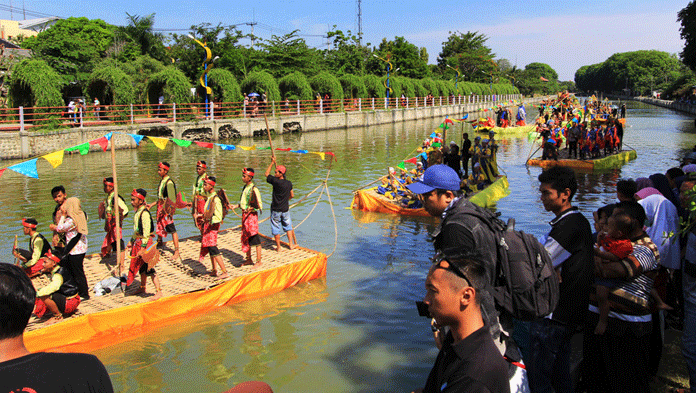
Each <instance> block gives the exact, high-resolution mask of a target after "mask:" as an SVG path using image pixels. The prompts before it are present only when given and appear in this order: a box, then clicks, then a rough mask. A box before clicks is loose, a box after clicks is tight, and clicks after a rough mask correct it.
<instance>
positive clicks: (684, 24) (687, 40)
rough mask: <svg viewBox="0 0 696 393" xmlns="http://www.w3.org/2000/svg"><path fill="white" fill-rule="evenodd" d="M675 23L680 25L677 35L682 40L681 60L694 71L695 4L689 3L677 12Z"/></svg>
mask: <svg viewBox="0 0 696 393" xmlns="http://www.w3.org/2000/svg"><path fill="white" fill-rule="evenodd" d="M677 21H679V22H680V23H681V27H680V28H679V33H680V35H681V38H682V39H683V40H684V49H683V50H682V52H681V53H680V56H681V59H682V61H683V62H684V64H686V65H687V66H688V67H689V68H691V69H692V70H696V2H694V1H690V2H689V4H688V5H687V6H686V7H684V8H683V9H682V10H681V11H679V12H678V13H677Z"/></svg>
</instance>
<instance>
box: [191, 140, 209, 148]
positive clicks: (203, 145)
mask: <svg viewBox="0 0 696 393" xmlns="http://www.w3.org/2000/svg"><path fill="white" fill-rule="evenodd" d="M194 142H196V144H197V145H198V146H200V147H207V148H208V149H212V148H213V144H212V143H210V142H198V141H194Z"/></svg>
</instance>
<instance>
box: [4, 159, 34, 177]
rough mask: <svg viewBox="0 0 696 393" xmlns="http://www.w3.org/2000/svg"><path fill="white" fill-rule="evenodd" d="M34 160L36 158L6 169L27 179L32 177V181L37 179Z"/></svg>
mask: <svg viewBox="0 0 696 393" xmlns="http://www.w3.org/2000/svg"><path fill="white" fill-rule="evenodd" d="M36 160H38V158H34V159H32V160H29V161H24V162H20V163H19V164H16V165H12V166H9V167H7V168H8V169H12V170H13V171H15V172H17V173H21V174H22V175H24V176H28V177H33V178H34V179H38V178H39V173H38V172H37V171H36Z"/></svg>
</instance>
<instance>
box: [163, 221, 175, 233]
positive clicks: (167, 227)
mask: <svg viewBox="0 0 696 393" xmlns="http://www.w3.org/2000/svg"><path fill="white" fill-rule="evenodd" d="M164 230H165V231H167V233H176V227H175V226H174V223H171V224H167V225H165V226H164Z"/></svg>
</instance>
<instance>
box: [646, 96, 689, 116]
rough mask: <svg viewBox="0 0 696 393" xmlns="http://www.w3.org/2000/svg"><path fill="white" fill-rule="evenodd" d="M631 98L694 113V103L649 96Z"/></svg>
mask: <svg viewBox="0 0 696 393" xmlns="http://www.w3.org/2000/svg"><path fill="white" fill-rule="evenodd" d="M633 100H635V101H640V102H644V103H646V104H651V105H656V106H661V107H663V108H669V109H674V110H675V111H679V112H684V113H690V114H692V115H696V105H690V104H687V103H684V102H676V101H669V100H660V99H658V98H651V97H633Z"/></svg>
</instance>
